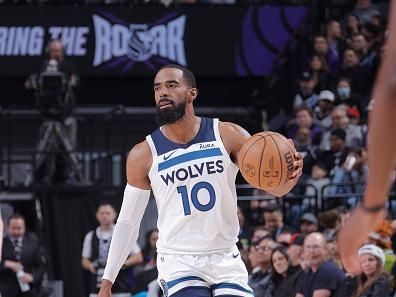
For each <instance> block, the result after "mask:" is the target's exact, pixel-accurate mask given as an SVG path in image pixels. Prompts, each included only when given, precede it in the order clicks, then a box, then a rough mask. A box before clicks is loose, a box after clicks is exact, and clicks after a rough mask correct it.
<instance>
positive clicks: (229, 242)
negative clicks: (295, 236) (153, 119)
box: [146, 118, 239, 254]
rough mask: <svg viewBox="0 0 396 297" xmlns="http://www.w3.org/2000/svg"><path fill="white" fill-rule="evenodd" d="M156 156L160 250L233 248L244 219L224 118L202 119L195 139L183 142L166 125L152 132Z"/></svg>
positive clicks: (151, 175) (198, 251)
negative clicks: (163, 129)
mask: <svg viewBox="0 0 396 297" xmlns="http://www.w3.org/2000/svg"><path fill="white" fill-rule="evenodd" d="M146 139H147V141H148V143H149V145H150V148H151V152H152V155H153V164H152V166H151V169H150V172H149V178H150V182H151V188H152V190H153V193H154V196H155V199H156V203H157V208H158V223H157V225H158V230H159V239H158V242H157V249H158V252H159V253H168V254H186V253H189V254H206V253H214V252H220V251H229V250H231V249H232V248H233V247H234V246H235V243H236V242H237V236H238V232H239V222H238V217H237V195H236V189H235V178H236V175H237V172H238V167H237V166H236V165H235V164H234V163H233V162H232V160H231V158H230V156H229V155H228V153H227V151H226V149H225V147H224V145H223V142H222V140H221V138H220V133H219V121H218V119H210V118H201V126H200V129H199V131H198V133H197V135H196V136H195V138H194V139H193V140H191V141H190V142H189V143H187V144H178V143H174V142H172V141H170V140H169V139H167V138H166V137H165V136H164V135H163V134H162V132H161V130H160V129H157V130H155V131H154V132H153V133H152V134H151V135H149V136H147V137H146Z"/></svg>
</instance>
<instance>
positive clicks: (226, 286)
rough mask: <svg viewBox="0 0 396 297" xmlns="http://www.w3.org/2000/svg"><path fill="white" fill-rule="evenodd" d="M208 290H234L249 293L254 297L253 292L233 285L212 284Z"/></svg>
mask: <svg viewBox="0 0 396 297" xmlns="http://www.w3.org/2000/svg"><path fill="white" fill-rule="evenodd" d="M210 288H211V289H212V290H216V289H234V290H238V291H242V292H246V293H250V294H252V295H253V296H254V293H253V291H251V290H248V289H245V288H244V287H242V286H240V285H237V284H233V283H219V284H214V285H211V286H210Z"/></svg>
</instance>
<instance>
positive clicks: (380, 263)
mask: <svg viewBox="0 0 396 297" xmlns="http://www.w3.org/2000/svg"><path fill="white" fill-rule="evenodd" d="M358 254H359V261H360V268H361V270H362V274H361V275H359V276H357V277H354V278H352V277H348V278H347V279H346V282H345V283H344V286H343V288H342V289H340V290H339V291H338V292H337V294H336V297H390V296H391V292H392V286H391V282H390V281H389V279H388V277H387V274H386V273H385V272H384V268H383V267H384V263H385V254H384V252H383V251H382V249H381V248H379V247H378V246H376V245H373V244H366V245H364V246H363V247H361V248H360V249H359V251H358Z"/></svg>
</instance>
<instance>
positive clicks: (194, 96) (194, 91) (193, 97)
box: [189, 88, 198, 102]
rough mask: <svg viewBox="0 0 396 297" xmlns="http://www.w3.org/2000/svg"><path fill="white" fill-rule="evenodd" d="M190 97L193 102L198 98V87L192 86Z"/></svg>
mask: <svg viewBox="0 0 396 297" xmlns="http://www.w3.org/2000/svg"><path fill="white" fill-rule="evenodd" d="M189 95H190V96H189V98H190V100H191V102H193V101H194V100H195V98H197V96H198V89H196V88H191V89H189Z"/></svg>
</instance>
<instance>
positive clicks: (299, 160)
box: [288, 139, 304, 179]
mask: <svg viewBox="0 0 396 297" xmlns="http://www.w3.org/2000/svg"><path fill="white" fill-rule="evenodd" d="M288 140H289V142H290V143H291V145H292V146H293V148H294V151H295V153H294V163H293V166H294V172H293V173H292V174H291V176H290V179H294V178H297V179H298V178H299V177H300V176H301V175H302V169H303V166H304V164H303V155H302V154H301V153H299V152H297V151H296V148H295V147H294V143H293V140H291V139H288Z"/></svg>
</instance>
